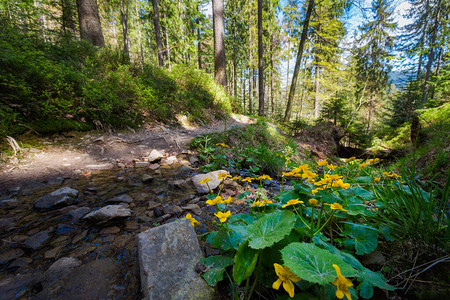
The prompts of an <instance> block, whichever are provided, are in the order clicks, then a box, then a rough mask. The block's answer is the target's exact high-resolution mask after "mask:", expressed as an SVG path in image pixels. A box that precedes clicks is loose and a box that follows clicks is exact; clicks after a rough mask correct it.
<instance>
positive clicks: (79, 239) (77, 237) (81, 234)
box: [72, 229, 88, 244]
mask: <svg viewBox="0 0 450 300" xmlns="http://www.w3.org/2000/svg"><path fill="white" fill-rule="evenodd" d="M87 233H88V230H87V229H86V230H85V231H83V232H82V233H80V234H78V235H76V236H75V237H74V238H73V239H72V244H76V243H78V242H79V241H81V240H82V239H84V238H85V237H86V235H87Z"/></svg>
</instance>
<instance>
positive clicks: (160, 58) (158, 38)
mask: <svg viewBox="0 0 450 300" xmlns="http://www.w3.org/2000/svg"><path fill="white" fill-rule="evenodd" d="M152 5H153V24H154V25H155V37H156V48H158V63H159V66H160V67H162V66H164V59H163V55H162V43H161V30H160V27H159V12H158V1H157V0H152Z"/></svg>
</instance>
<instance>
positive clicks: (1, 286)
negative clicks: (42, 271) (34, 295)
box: [0, 273, 41, 299]
mask: <svg viewBox="0 0 450 300" xmlns="http://www.w3.org/2000/svg"><path fill="white" fill-rule="evenodd" d="M40 279H41V276H39V275H38V274H32V273H28V274H19V275H15V276H10V277H6V278H4V279H2V280H0V295H1V299H19V298H20V297H22V296H24V295H25V294H26V293H27V292H28V290H29V289H31V287H32V286H33V285H34V284H36V283H37V282H39V281H40Z"/></svg>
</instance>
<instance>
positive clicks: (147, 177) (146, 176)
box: [142, 174, 154, 182]
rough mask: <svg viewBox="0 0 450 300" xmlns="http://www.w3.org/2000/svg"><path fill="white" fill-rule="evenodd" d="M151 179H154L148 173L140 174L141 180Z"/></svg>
mask: <svg viewBox="0 0 450 300" xmlns="http://www.w3.org/2000/svg"><path fill="white" fill-rule="evenodd" d="M153 179H154V177H153V176H151V175H148V174H144V175H142V182H149V181H152V180H153Z"/></svg>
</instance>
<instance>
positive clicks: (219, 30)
mask: <svg viewBox="0 0 450 300" xmlns="http://www.w3.org/2000/svg"><path fill="white" fill-rule="evenodd" d="M212 4H213V23H214V78H215V80H216V83H217V84H220V85H221V86H223V87H224V88H225V89H226V87H227V73H226V58H225V28H224V21H223V0H213V1H212Z"/></svg>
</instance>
